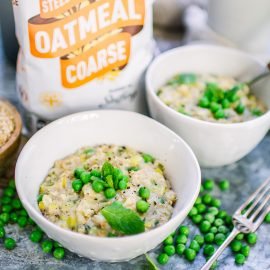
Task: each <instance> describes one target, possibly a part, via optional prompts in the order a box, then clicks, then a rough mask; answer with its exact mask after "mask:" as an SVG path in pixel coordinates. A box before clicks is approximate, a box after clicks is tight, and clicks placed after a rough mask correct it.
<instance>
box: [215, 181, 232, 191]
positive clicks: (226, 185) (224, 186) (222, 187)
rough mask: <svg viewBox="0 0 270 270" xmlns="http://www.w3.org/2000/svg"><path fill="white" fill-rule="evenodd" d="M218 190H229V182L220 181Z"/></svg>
mask: <svg viewBox="0 0 270 270" xmlns="http://www.w3.org/2000/svg"><path fill="white" fill-rule="evenodd" d="M218 186H219V188H220V190H222V191H227V190H228V189H229V188H230V182H229V181H228V180H227V179H222V180H221V181H220V182H219V184H218Z"/></svg>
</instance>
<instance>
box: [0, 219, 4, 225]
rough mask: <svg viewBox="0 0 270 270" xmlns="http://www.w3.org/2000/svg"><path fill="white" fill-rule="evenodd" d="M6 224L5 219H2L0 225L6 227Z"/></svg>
mask: <svg viewBox="0 0 270 270" xmlns="http://www.w3.org/2000/svg"><path fill="white" fill-rule="evenodd" d="M4 226H5V223H4V221H3V220H1V219H0V227H4Z"/></svg>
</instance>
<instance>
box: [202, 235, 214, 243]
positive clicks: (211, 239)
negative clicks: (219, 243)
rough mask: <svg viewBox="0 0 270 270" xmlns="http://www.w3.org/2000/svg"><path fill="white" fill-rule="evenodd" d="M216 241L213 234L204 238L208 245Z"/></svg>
mask: <svg viewBox="0 0 270 270" xmlns="http://www.w3.org/2000/svg"><path fill="white" fill-rule="evenodd" d="M214 239H215V235H214V234H213V233H211V232H209V233H207V234H206V235H205V236H204V241H205V242H206V243H209V244H211V243H213V242H214Z"/></svg>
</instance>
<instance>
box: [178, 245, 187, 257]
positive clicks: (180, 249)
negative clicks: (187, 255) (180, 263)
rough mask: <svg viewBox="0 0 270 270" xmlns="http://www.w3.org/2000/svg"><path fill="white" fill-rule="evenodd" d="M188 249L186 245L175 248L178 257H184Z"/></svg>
mask: <svg viewBox="0 0 270 270" xmlns="http://www.w3.org/2000/svg"><path fill="white" fill-rule="evenodd" d="M185 249H186V246H185V245H184V244H178V245H177V246H176V248H175V252H176V253H177V254H178V255H183V254H184V251H185Z"/></svg>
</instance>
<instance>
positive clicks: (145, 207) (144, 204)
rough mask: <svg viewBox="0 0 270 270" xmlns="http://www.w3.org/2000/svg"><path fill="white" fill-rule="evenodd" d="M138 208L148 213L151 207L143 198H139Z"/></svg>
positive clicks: (141, 211) (139, 210)
mask: <svg viewBox="0 0 270 270" xmlns="http://www.w3.org/2000/svg"><path fill="white" fill-rule="evenodd" d="M136 209H137V211H138V212H140V213H146V212H147V211H148V209H149V203H147V202H146V201H143V200H139V201H137V203H136Z"/></svg>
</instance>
